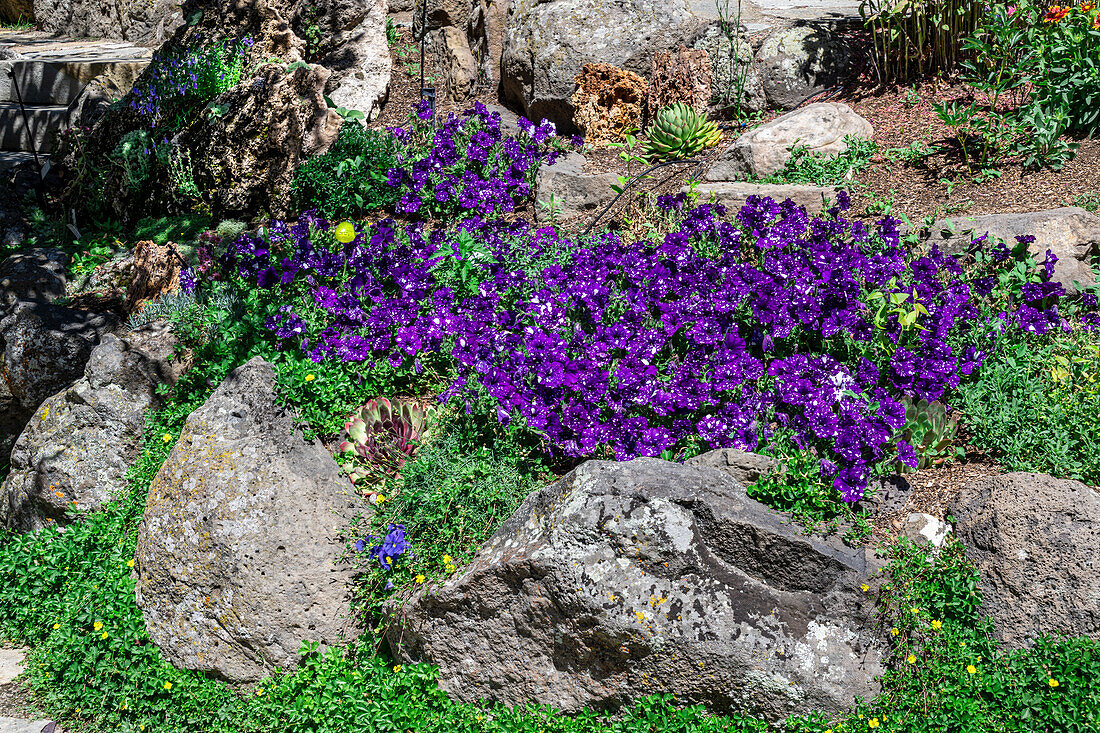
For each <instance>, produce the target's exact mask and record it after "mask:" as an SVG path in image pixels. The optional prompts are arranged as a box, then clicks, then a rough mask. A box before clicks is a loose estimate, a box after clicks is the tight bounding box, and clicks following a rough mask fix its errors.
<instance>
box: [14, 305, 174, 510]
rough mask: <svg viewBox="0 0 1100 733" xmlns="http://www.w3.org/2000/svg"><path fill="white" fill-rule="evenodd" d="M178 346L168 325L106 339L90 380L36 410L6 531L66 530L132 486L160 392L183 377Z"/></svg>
mask: <svg viewBox="0 0 1100 733" xmlns="http://www.w3.org/2000/svg"><path fill="white" fill-rule="evenodd" d="M175 346H176V339H175V338H174V337H173V336H172V333H171V330H170V329H169V328H168V327H167V326H166V325H165V324H163V323H160V324H150V325H149V326H146V327H144V328H141V329H138V330H136V331H131V332H128V333H126V334H123V335H121V336H115V335H113V334H107V335H105V336H104V337H103V340H102V341H101V342H100V344H99V345H98V346H96V347H95V349H94V350H93V351H92V353H91V357H90V358H89V359H88V364H87V367H86V368H85V370H84V376H83V377H81V378H80V379H78V380H77V381H76V382H75V383H74V384H73V385H72V386H71V387H69V388H67V389H65V390H63V391H61V392H59V393H57V394H56V395H54V396H53V397H50V398H49V399H47V400H46V401H45V402H44V403H42V405H41V406H40V407H39V408H38V409H37V410H35V412H34V415H33V416H32V417H31V420H30V422H29V423H28V424H27V427H26V429H24V431H23V434H22V435H21V436H20V437H19V440H18V441H17V442H16V444H15V448H14V449H13V450H12V454H11V472H10V473H9V474H8V478H7V479H6V480H5V482H4V483H3V485H2V487H0V526H5V527H7V528H8V529H11V530H17V531H29V530H36V529H40V528H42V527H45V526H46V525H47V524H49V523H57V524H67V523H68V522H69V521H70V520H71V518H72V516H74V513H79V512H87V511H94V510H95V509H98V508H100V507H101V506H102V505H103V504H105V503H106V502H107V501H109V500H110V499H111V498H112V497H114V496H115V495H116V494H117V493H118V492H119V491H121V490H122V489H124V488H125V486H126V471H127V470H128V469H129V467H130V465H131V464H132V463H133V460H134V457H135V456H136V455H137V452H138V449H139V443H140V440H141V435H142V430H143V428H144V425H145V411H146V410H147V409H148V408H149V407H151V406H153V405H154V404H156V402H157V397H156V388H157V386H158V385H160V384H171V383H174V382H175V380H176V379H178V378H179V365H178V364H174V363H173V353H174V351H175Z"/></svg>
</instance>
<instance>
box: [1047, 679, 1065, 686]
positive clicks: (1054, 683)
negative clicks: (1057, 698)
mask: <svg viewBox="0 0 1100 733" xmlns="http://www.w3.org/2000/svg"><path fill="white" fill-rule="evenodd" d="M1047 684H1048V685H1050V686H1051V687H1057V686H1058V685H1060V684H1062V683H1061V682H1059V681H1058V680H1056V679H1054V678H1053V677H1051V678H1050V679H1049V680H1047Z"/></svg>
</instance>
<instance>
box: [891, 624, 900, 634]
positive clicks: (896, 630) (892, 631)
mask: <svg viewBox="0 0 1100 733" xmlns="http://www.w3.org/2000/svg"><path fill="white" fill-rule="evenodd" d="M899 633H901V632H899V631H898V628H897V627H896V626H895V627H894V628H892V629H890V636H897V635H898V634H899Z"/></svg>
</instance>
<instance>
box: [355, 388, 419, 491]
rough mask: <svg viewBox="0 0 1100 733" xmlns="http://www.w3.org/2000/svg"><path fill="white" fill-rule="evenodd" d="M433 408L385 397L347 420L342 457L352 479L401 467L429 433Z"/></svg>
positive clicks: (363, 477) (357, 479)
mask: <svg viewBox="0 0 1100 733" xmlns="http://www.w3.org/2000/svg"><path fill="white" fill-rule="evenodd" d="M428 417H429V412H428V410H427V409H426V408H424V407H422V406H421V405H418V404H416V403H413V402H407V401H402V400H395V401H393V402H391V401H390V400H388V399H386V398H385V397H379V398H378V399H375V400H371V401H369V402H367V404H365V405H363V406H362V407H360V408H359V409H358V410H356V411H355V412H354V413H352V415H351V418H350V419H349V420H348V421H347V423H345V424H344V440H343V441H342V442H341V443H340V446H339V452H338V459H339V461H340V463H341V464H342V465H343V466H344V470H345V471H347V473H348V476H349V478H351V480H352V482H356V483H357V482H359V481H361V480H363V479H368V478H372V477H373V478H378V477H379V474H382V476H384V475H386V474H392V473H395V472H397V471H398V470H400V469H401V467H402V466H403V465H405V461H406V460H408V459H409V458H410V457H412V455H413V454H414V453H415V452H416V449H417V447H418V446H419V445H420V443H421V442H422V441H423V440H424V438H425V437H426V436H427V434H428Z"/></svg>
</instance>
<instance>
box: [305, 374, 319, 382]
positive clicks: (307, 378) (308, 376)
mask: <svg viewBox="0 0 1100 733" xmlns="http://www.w3.org/2000/svg"><path fill="white" fill-rule="evenodd" d="M316 378H317V377H315V376H313V375H312V374H307V375H306V381H307V382H312V381H313V380H314V379H316Z"/></svg>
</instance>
